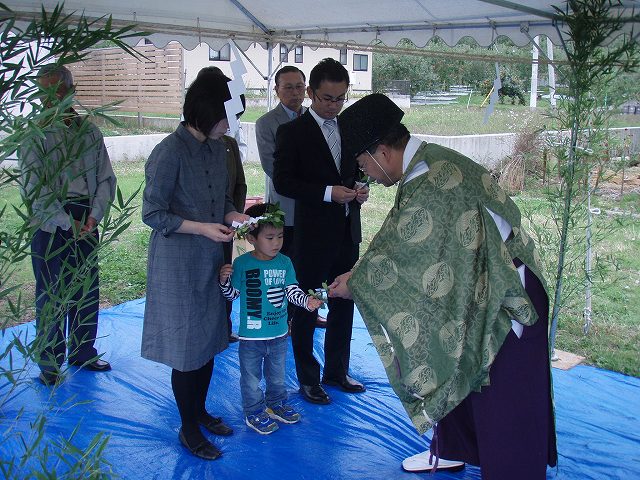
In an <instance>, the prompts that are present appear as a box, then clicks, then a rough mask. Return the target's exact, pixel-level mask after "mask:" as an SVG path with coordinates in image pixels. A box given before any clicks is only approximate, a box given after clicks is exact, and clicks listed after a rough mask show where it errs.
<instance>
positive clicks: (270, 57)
mask: <svg viewBox="0 0 640 480" xmlns="http://www.w3.org/2000/svg"><path fill="white" fill-rule="evenodd" d="M267 53H268V57H267V58H268V60H267V111H268V112H270V111H271V80H272V78H273V44H272V43H271V42H267Z"/></svg>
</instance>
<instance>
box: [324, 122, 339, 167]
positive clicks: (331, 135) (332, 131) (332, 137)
mask: <svg viewBox="0 0 640 480" xmlns="http://www.w3.org/2000/svg"><path fill="white" fill-rule="evenodd" d="M324 126H325V128H326V129H327V133H328V135H327V144H329V150H331V155H333V161H334V162H335V163H336V167H338V171H340V144H339V143H338V135H336V128H338V122H336V120H335V119H333V120H325V121H324Z"/></svg>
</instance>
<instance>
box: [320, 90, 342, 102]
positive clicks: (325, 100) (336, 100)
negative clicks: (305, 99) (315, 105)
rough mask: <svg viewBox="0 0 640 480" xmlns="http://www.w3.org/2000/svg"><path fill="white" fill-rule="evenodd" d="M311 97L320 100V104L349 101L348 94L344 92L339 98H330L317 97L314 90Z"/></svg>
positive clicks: (327, 96) (329, 96) (325, 96)
mask: <svg viewBox="0 0 640 480" xmlns="http://www.w3.org/2000/svg"><path fill="white" fill-rule="evenodd" d="M313 96H314V97H315V98H317V99H318V100H320V103H344V102H346V101H348V100H349V92H345V93H344V95H340V96H339V97H337V98H336V97H332V96H331V95H323V96H321V97H320V96H318V94H317V93H316V91H315V90H313Z"/></svg>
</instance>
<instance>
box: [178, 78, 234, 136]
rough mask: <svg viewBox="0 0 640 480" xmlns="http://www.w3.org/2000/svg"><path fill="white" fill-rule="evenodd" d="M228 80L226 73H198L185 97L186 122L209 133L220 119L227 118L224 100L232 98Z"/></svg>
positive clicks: (184, 112)
mask: <svg viewBox="0 0 640 480" xmlns="http://www.w3.org/2000/svg"><path fill="white" fill-rule="evenodd" d="M228 81H229V78H228V77H226V76H225V75H220V74H213V73H207V74H205V75H198V77H197V78H196V79H195V80H194V81H193V83H192V84H191V86H189V89H188V90H187V94H186V95H185V98H184V106H183V108H182V114H183V115H184V120H185V122H187V124H189V125H191V126H192V127H193V128H195V129H196V130H198V131H199V132H200V133H202V134H204V135H209V132H211V130H212V129H213V127H214V126H215V125H216V124H217V123H218V122H219V121H220V120H222V119H224V118H227V112H226V111H225V108H224V102H226V101H227V100H229V99H230V98H231V94H230V93H229V87H228V86H227V82H228Z"/></svg>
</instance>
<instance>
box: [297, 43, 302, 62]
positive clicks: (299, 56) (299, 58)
mask: <svg viewBox="0 0 640 480" xmlns="http://www.w3.org/2000/svg"><path fill="white" fill-rule="evenodd" d="M302 62H303V60H302V46H300V47H296V63H302Z"/></svg>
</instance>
